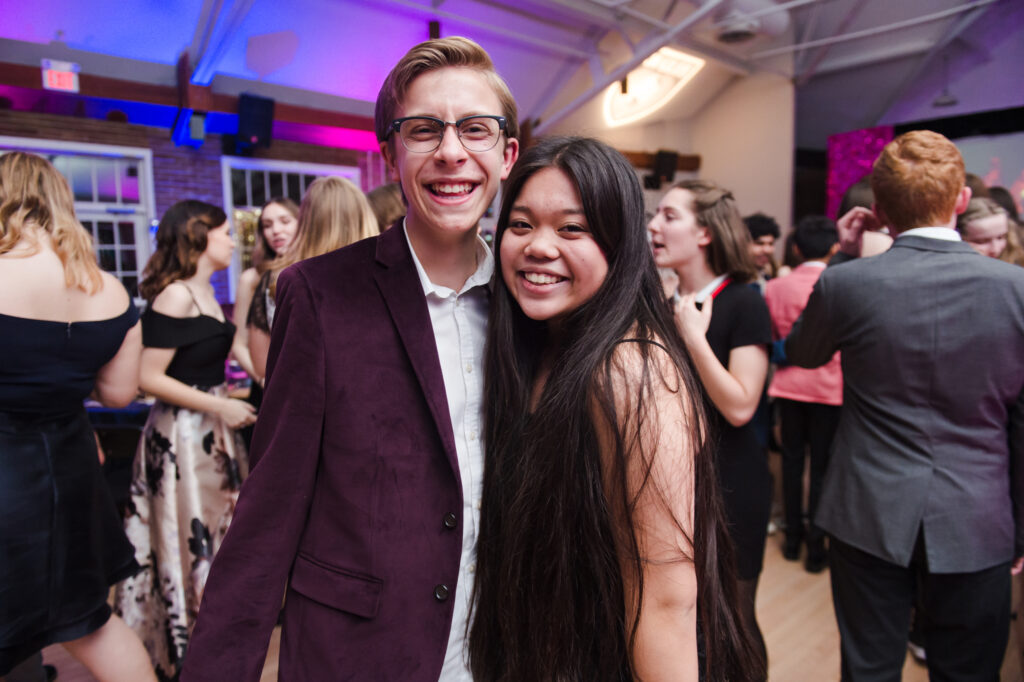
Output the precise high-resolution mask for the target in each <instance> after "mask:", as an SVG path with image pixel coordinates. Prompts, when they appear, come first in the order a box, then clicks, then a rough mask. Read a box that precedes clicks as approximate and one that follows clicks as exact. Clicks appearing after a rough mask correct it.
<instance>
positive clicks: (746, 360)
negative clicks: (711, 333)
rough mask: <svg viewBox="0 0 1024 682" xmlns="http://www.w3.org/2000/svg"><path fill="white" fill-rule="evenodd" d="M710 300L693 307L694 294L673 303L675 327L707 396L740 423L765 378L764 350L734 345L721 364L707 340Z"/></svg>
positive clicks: (745, 419) (751, 408) (728, 418)
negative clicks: (725, 362) (724, 364)
mask: <svg viewBox="0 0 1024 682" xmlns="http://www.w3.org/2000/svg"><path fill="white" fill-rule="evenodd" d="M712 307H713V303H712V300H711V299H710V298H709V299H707V300H706V301H704V303H703V305H702V308H701V309H700V310H697V306H696V302H695V296H694V295H693V294H688V295H686V296H683V297H681V298H680V300H679V301H678V302H677V303H676V306H675V317H676V327H677V328H678V329H679V334H680V335H681V336H682V337H683V341H684V342H685V343H686V348H687V350H689V351H690V356H691V357H692V358H693V363H694V365H695V366H696V367H697V373H698V374H699V375H700V380H701V383H703V384H704V389H705V390H706V391H707V392H708V397H710V398H711V402H712V403H714V405H715V407H716V408H717V409H718V411H719V412H721V413H722V416H723V417H725V419H726V421H728V422H729V423H730V424H732V425H733V426H743V425H744V424H746V423H747V422H749V421H750V420H751V419H752V418H753V417H754V412H755V411H756V410H757V405H758V403H759V402H760V401H761V392H762V391H763V390H764V382H765V379H766V378H767V377H768V351H767V350H766V349H765V348H764V347H763V346H738V347H736V348H733V349H732V350H730V351H729V365H728V367H723V366H722V363H721V362H719V361H718V358H717V357H716V356H715V353H714V351H713V350H712V349H711V344H709V343H708V340H707V331H708V325H709V324H710V323H711V313H712Z"/></svg>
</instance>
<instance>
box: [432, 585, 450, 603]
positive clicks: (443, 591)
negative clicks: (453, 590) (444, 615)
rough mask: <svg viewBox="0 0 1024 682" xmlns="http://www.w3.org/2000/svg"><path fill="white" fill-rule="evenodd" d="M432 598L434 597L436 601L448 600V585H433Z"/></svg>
mask: <svg viewBox="0 0 1024 682" xmlns="http://www.w3.org/2000/svg"><path fill="white" fill-rule="evenodd" d="M434 599H436V600H437V601H447V600H448V586H447V585H437V586H435V587H434Z"/></svg>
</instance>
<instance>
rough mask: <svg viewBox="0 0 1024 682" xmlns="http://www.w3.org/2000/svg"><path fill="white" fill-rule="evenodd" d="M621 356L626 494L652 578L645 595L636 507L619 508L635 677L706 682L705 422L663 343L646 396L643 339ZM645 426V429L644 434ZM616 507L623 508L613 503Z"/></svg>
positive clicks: (610, 486) (618, 378)
mask: <svg viewBox="0 0 1024 682" xmlns="http://www.w3.org/2000/svg"><path fill="white" fill-rule="evenodd" d="M623 347H624V348H623ZM616 361H617V370H618V371H617V372H616V375H615V376H613V381H614V387H615V397H616V400H615V402H616V409H617V411H618V414H619V417H620V424H619V426H618V428H619V430H620V433H621V434H622V436H623V439H624V442H625V443H626V446H627V452H626V467H625V484H626V494H627V499H629V500H634V499H635V505H634V506H633V508H632V517H631V518H632V527H633V530H634V532H635V534H636V540H637V545H638V548H639V557H640V565H641V567H642V569H641V576H642V579H643V580H642V585H643V587H642V599H641V589H640V581H639V580H638V576H637V573H636V562H635V558H634V556H633V554H632V552H631V550H630V543H629V542H628V535H627V534H628V532H629V526H628V521H627V519H628V517H627V516H626V513H627V512H625V511H624V510H623V509H621V508H619V509H618V510H617V512H613V520H614V522H615V523H616V535H617V536H618V537H619V538H620V541H619V542H618V550H619V562H620V565H621V567H622V573H623V583H624V587H625V590H626V595H625V596H626V622H627V630H626V632H627V637H628V636H629V633H631V632H632V627H633V625H634V624H636V627H637V630H636V640H635V643H634V649H633V651H632V656H633V659H632V660H633V670H634V674H635V676H636V678H637V679H642V680H644V682H659V681H665V682H668V681H672V682H680V681H682V682H686V681H689V680H697V679H698V669H699V665H698V659H697V578H696V570H695V566H694V562H693V546H692V544H691V538H692V537H693V518H694V516H693V515H694V471H693V456H694V452H693V448H692V445H691V442H692V441H691V438H692V434H693V433H695V432H696V431H695V429H697V425H696V424H695V423H694V417H693V413H692V409H691V402H690V396H688V395H685V394H683V393H682V391H681V390H680V389H679V382H678V378H677V377H676V374H675V368H674V366H673V365H672V363H671V361H670V360H669V358H668V356H667V354H665V353H664V351H662V350H660V349H657V348H654V349H652V350H651V357H650V360H649V362H650V367H649V371H650V373H651V375H652V379H651V384H652V385H651V386H650V389H651V390H650V391H649V392H647V393H646V394H644V393H642V391H643V384H642V377H643V359H642V355H641V353H640V351H639V349H637V348H636V347H635V344H621V346H620V351H619V352H618V354H617V358H616ZM662 377H669V379H667V380H665V379H662ZM641 395H643V398H642V399H639V398H638V397H639V396H641ZM638 410H639V411H640V414H639V415H638V413H637V412H638ZM598 423H601V422H600V420H598ZM638 424H642V425H643V426H642V427H640V430H639V432H638ZM613 438H614V435H613V434H611V433H610V432H609V429H608V428H607V427H605V429H604V433H603V435H602V437H601V442H602V454H603V457H604V458H605V461H606V464H605V471H606V478H605V480H606V485H605V488H606V490H609V499H610V500H615V499H616V498H617V496H616V493H615V486H616V485H617V484H616V482H615V478H614V473H613V471H614V464H613V463H612V462H611V461H609V458H611V457H612V456H613V453H614V450H613V449H611V448H612V447H613V446H612V443H614V440H613ZM619 499H621V498H619ZM612 508H613V509H615V508H616V505H615V504H614V502H613V504H612ZM638 601H640V604H639V609H638V608H637V607H638Z"/></svg>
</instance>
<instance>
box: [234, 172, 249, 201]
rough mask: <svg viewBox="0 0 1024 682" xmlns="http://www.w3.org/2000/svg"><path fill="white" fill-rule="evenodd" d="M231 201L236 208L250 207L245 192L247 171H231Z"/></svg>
mask: <svg viewBox="0 0 1024 682" xmlns="http://www.w3.org/2000/svg"><path fill="white" fill-rule="evenodd" d="M231 201H232V202H233V203H234V205H235V206H248V205H249V199H248V197H247V196H246V191H245V171H244V170H241V169H239V168H232V169H231Z"/></svg>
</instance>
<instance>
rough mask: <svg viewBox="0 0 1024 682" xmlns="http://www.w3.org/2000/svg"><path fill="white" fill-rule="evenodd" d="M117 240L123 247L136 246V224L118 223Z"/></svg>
mask: <svg viewBox="0 0 1024 682" xmlns="http://www.w3.org/2000/svg"><path fill="white" fill-rule="evenodd" d="M117 240H118V241H117V243H118V244H121V245H123V246H128V245H129V244H135V223H118V224H117Z"/></svg>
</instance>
